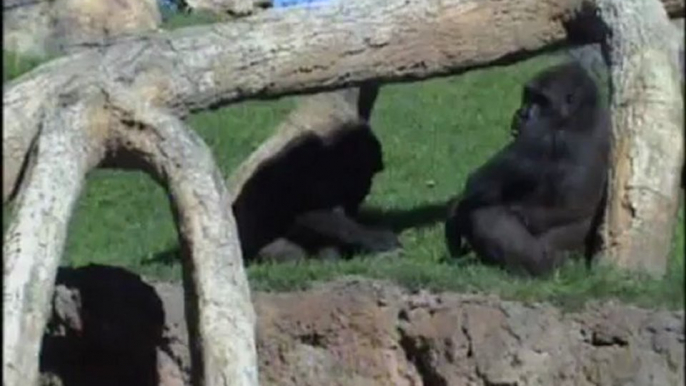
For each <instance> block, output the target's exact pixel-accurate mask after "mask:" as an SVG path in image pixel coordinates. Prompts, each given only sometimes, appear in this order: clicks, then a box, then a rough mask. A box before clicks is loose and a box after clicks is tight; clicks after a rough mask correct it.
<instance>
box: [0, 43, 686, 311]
mask: <svg viewBox="0 0 686 386" xmlns="http://www.w3.org/2000/svg"><path fill="white" fill-rule="evenodd" d="M557 60H558V58H556V57H554V56H544V57H539V58H535V59H532V60H528V61H525V62H520V63H518V64H515V65H512V66H507V67H494V68H490V69H484V70H477V71H472V72H469V73H466V74H464V75H461V76H455V77H449V78H441V79H434V80H430V81H424V82H417V83H407V84H396V85H388V86H384V88H383V89H382V92H381V94H380V96H379V99H378V101H377V104H376V107H375V111H374V117H373V122H372V123H373V127H374V129H375V131H376V133H377V135H378V136H379V137H380V139H381V141H382V143H383V146H384V157H385V163H386V170H385V171H384V172H383V173H382V174H380V175H378V177H377V179H376V180H375V182H374V187H373V190H372V193H371V195H370V196H369V197H368V199H367V203H366V208H365V213H364V215H365V217H366V218H367V219H370V220H375V221H376V222H379V223H382V224H386V225H389V226H392V227H393V228H394V229H396V230H398V231H400V232H401V240H402V242H403V244H404V247H405V251H404V254H403V255H402V256H400V257H396V258H375V257H373V256H357V257H355V258H353V259H352V260H349V261H341V262H336V263H331V262H319V261H309V262H306V263H300V264H293V263H290V264H266V265H252V266H250V267H249V269H248V274H249V277H250V282H251V285H252V287H253V288H254V289H260V290H287V289H293V288H302V287H305V286H307V285H308V284H310V283H311V282H313V281H316V280H327V279H331V278H334V277H337V276H341V275H348V274H357V275H364V276H369V277H375V278H385V279H391V280H394V281H397V282H398V283H401V284H403V285H406V286H408V287H411V288H420V287H421V288H429V289H432V290H458V291H484V292H490V293H497V294H499V295H501V296H503V297H505V298H510V299H521V300H548V301H552V302H555V303H558V304H561V305H565V306H578V305H581V304H583V303H584V302H585V301H586V300H588V299H594V298H596V299H597V298H608V297H615V298H619V299H621V300H624V301H627V302H632V303H635V304H639V305H646V306H651V307H658V306H659V307H669V308H679V309H682V308H683V301H684V231H683V229H684V218H683V213H680V220H679V224H678V231H677V237H676V238H675V241H674V249H673V251H674V252H673V253H672V256H671V260H670V270H669V273H668V274H667V275H666V277H665V278H664V279H660V280H656V279H651V278H648V277H641V276H638V275H631V274H627V273H621V272H618V271H616V270H613V269H610V268H608V267H597V269H595V270H593V271H592V272H588V271H587V270H586V269H585V268H584V267H583V266H581V265H580V264H574V263H570V264H569V265H568V266H566V267H564V268H563V269H562V270H561V271H560V272H559V273H558V274H556V275H555V276H554V277H551V278H548V279H528V280H525V279H518V278H513V277H512V276H509V275H507V274H505V273H504V272H502V271H501V270H499V269H496V268H490V267H485V266H483V265H481V264H479V263H478V262H476V261H475V260H474V259H473V258H472V259H468V260H467V261H466V262H460V263H457V262H441V261H440V260H441V259H443V258H444V257H445V256H446V253H447V252H446V247H445V243H444V240H443V217H444V214H445V209H444V206H443V205H444V202H445V201H446V199H448V198H449V197H451V196H453V195H455V194H457V193H458V192H459V191H460V189H461V188H462V185H463V184H464V181H465V178H466V176H467V175H468V173H469V172H470V171H471V170H473V169H474V168H476V167H478V166H479V165H480V164H482V163H483V162H484V161H485V160H486V159H487V158H488V157H489V156H490V155H491V154H493V153H494V152H495V151H496V150H497V149H498V148H500V147H501V146H502V145H503V144H504V143H505V142H506V141H507V140H508V136H509V133H508V127H509V123H510V118H511V114H512V112H513V111H514V109H515V107H516V106H517V105H518V103H519V99H520V89H521V84H522V83H523V82H524V81H525V80H526V79H528V78H529V77H531V76H532V75H533V74H534V73H536V72H537V71H539V70H540V69H542V68H544V67H546V66H548V65H550V64H552V63H553V62H555V61H557ZM18 66H21V68H17V67H18ZM31 66H32V64H30V65H26V64H19V65H17V63H16V60H10V61H8V60H5V62H4V67H5V71H3V74H4V75H5V74H12V76H16V75H17V74H18V73H20V72H22V71H25V70H27V69H28V68H30V67H31ZM8 67H11V68H10V69H9V70H8ZM5 76H6V75H5ZM4 79H6V77H4ZM294 101H295V98H292V97H289V98H282V99H279V100H272V101H251V102H246V103H241V104H237V105H233V106H229V107H227V108H223V109H220V110H216V111H212V112H204V113H201V114H197V115H194V116H192V117H190V118H189V124H190V125H191V126H192V127H194V128H195V129H196V130H197V131H198V132H199V133H200V135H201V136H202V137H203V138H204V139H205V140H206V141H207V143H208V144H209V145H210V146H211V147H212V149H213V151H214V154H215V157H216V160H217V162H218V163H219V165H220V167H221V169H222V171H223V172H224V174H225V175H226V176H228V174H229V173H230V172H231V170H233V169H234V168H235V167H236V166H237V165H238V164H239V163H240V162H241V160H243V159H245V157H247V155H248V154H249V153H250V152H251V151H252V150H254V149H255V148H256V147H257V146H258V145H259V144H260V142H261V141H263V140H264V139H265V138H267V137H268V136H269V135H270V133H271V131H272V129H273V128H274V127H275V126H276V125H277V124H278V123H279V122H280V121H281V119H283V118H284V117H285V115H286V114H287V113H288V111H289V109H290V108H292V106H293V105H294ZM89 263H101V264H111V265H118V266H123V267H126V268H129V269H131V270H133V271H136V272H139V273H142V274H144V275H148V276H154V277H159V278H167V279H179V278H180V264H179V259H178V254H177V242H176V235H175V230H174V225H173V222H172V217H171V212H170V209H169V204H168V202H167V200H166V196H165V194H164V192H163V190H162V189H161V188H160V187H158V186H156V185H155V184H154V183H153V182H152V181H151V180H150V179H149V178H147V176H145V175H144V174H142V173H132V172H120V171H104V170H96V171H94V172H93V173H92V174H91V175H90V176H89V180H88V185H87V187H86V189H85V191H84V192H83V196H82V198H81V200H80V201H79V204H78V209H77V211H76V213H75V216H74V217H73V220H72V223H71V225H70V232H69V237H68V242H67V247H66V252H65V256H64V262H63V264H65V265H72V266H81V265H85V264H89Z"/></svg>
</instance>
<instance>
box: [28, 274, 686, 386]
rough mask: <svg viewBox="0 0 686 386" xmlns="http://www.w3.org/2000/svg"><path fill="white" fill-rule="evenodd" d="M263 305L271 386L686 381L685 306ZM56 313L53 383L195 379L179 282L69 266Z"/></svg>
mask: <svg viewBox="0 0 686 386" xmlns="http://www.w3.org/2000/svg"><path fill="white" fill-rule="evenodd" d="M253 297H254V303H255V307H256V311H257V315H258V326H257V337H258V352H259V358H260V377H261V384H262V385H280V386H288V385H298V386H309V385H311V386H321V385H332V386H334V385H335V386H382V385H388V386H405V385H407V386H409V385H424V386H443V385H475V386H476V385H484V386H486V385H491V386H493V385H546V386H548V385H560V386H564V385H575V386H576V385H617V384H622V385H641V386H647V385H655V386H658V385H660V386H668V385H675V386H676V385H683V384H684V350H683V346H684V313H683V311H679V312H670V311H655V310H643V309H639V308H635V307H631V306H626V305H621V304H615V303H603V304H596V305H593V306H589V307H587V308H586V309H585V310H584V311H583V312H578V313H576V312H575V313H567V314H565V313H562V312H561V311H559V310H557V309H556V308H554V307H552V306H549V305H545V304H535V305H524V304H520V303H517V302H509V301H501V300H499V299H498V298H496V297H491V296H482V295H460V294H454V293H442V294H429V293H408V292H407V291H404V290H402V289H400V288H398V287H396V286H394V285H391V284H389V283H385V282H380V281H371V280H362V279H355V278H348V279H343V280H339V281H336V282H333V283H328V284H324V285H320V286H317V287H315V288H313V289H311V290H307V291H301V292H292V293H277V294H272V293H255V294H254V295H253ZM53 305H54V311H53V316H52V320H51V323H50V328H49V331H48V332H47V333H46V336H45V340H44V346H43V347H44V350H43V353H42V358H41V369H42V371H43V373H44V377H45V379H51V380H50V382H51V384H55V382H56V381H55V379H59V380H61V382H62V384H64V385H65V386H70V385H87V384H88V385H90V384H99V385H104V384H106V383H103V382H105V380H107V384H124V383H122V382H125V384H136V385H142V386H145V385H157V384H161V385H182V384H187V381H188V371H189V368H190V363H189V355H188V350H187V347H188V346H187V335H186V326H185V322H184V314H183V291H182V288H181V286H180V285H177V284H171V283H159V282H150V283H145V282H143V281H141V280H140V279H139V278H138V277H137V276H136V275H133V274H131V273H129V272H126V271H124V270H121V269H118V268H111V267H94V266H91V267H87V268H82V269H76V270H71V269H64V270H63V271H62V272H60V277H59V278H58V287H57V291H56V294H55V298H54V302H53ZM161 313H162V314H161ZM160 315H164V316H163V317H160ZM55 340H58V341H61V344H54V342H55ZM50 342H52V343H50ZM151 353H154V354H156V355H152V354H151ZM84 360H86V362H84ZM151 374H153V375H151ZM136 377H138V378H136ZM109 382H112V383H109ZM46 383H47V382H46Z"/></svg>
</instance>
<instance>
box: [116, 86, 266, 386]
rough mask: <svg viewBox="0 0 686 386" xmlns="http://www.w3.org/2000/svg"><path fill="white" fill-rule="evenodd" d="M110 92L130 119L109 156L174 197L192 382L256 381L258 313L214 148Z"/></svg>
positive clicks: (121, 116)
mask: <svg viewBox="0 0 686 386" xmlns="http://www.w3.org/2000/svg"><path fill="white" fill-rule="evenodd" d="M110 97H111V99H110V101H111V102H112V104H111V107H112V109H113V110H114V112H115V113H114V115H115V117H116V118H117V119H118V121H125V122H129V124H128V125H120V126H117V127H115V128H114V129H113V135H112V140H113V141H114V142H116V149H117V152H118V154H115V155H113V156H112V157H113V160H111V161H110V162H112V163H113V164H114V165H116V166H121V167H127V168H128V167H132V166H134V167H135V166H137V168H138V169H143V170H147V171H148V172H149V173H151V175H152V176H153V177H154V178H155V179H157V180H158V181H161V182H162V185H164V186H167V187H168V192H169V194H170V196H171V202H172V209H173V212H174V215H175V218H176V224H177V227H178V230H179V234H180V236H181V240H180V242H181V250H182V252H183V263H184V270H183V272H184V289H185V293H186V297H185V299H186V303H185V304H186V319H187V321H188V326H189V333H190V337H191V339H192V341H193V342H194V344H193V345H191V360H192V366H193V369H192V378H193V383H194V384H196V385H257V353H256V349H255V342H254V334H255V331H254V325H255V315H254V310H253V308H252V303H251V302H250V293H249V287H248V282H247V280H246V276H245V271H244V268H243V262H242V259H241V253H240V248H239V245H238V243H237V242H236V240H237V238H238V236H237V234H236V224H235V222H234V218H233V216H232V214H231V210H230V208H231V202H232V199H231V196H230V195H229V192H228V190H227V188H226V185H225V183H224V179H223V177H222V175H221V173H220V171H219V169H218V168H217V165H216V164H215V162H214V158H213V157H212V153H211V151H210V149H209V148H208V147H207V145H206V144H205V143H204V142H203V141H202V139H201V138H200V137H199V136H198V135H197V134H196V133H195V132H194V131H193V130H191V129H189V128H188V127H186V126H185V125H184V124H183V122H182V121H181V120H179V119H178V118H176V117H175V116H173V115H170V114H169V113H168V112H166V111H164V110H162V109H159V108H156V107H154V106H149V105H147V106H146V104H145V102H144V101H141V100H140V98H139V97H138V96H137V95H135V94H130V93H128V92H120V93H117V94H116V95H110ZM132 163H133V164H132ZM137 163H140V164H138V165H136V164H137ZM227 283H229V284H228V285H227Z"/></svg>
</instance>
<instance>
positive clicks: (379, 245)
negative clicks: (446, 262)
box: [233, 92, 400, 261]
mask: <svg viewBox="0 0 686 386" xmlns="http://www.w3.org/2000/svg"><path fill="white" fill-rule="evenodd" d="M371 94H372V97H371V98H372V99H373V98H374V97H375V94H376V93H375V92H374V93H371ZM365 98H367V93H363V95H362V96H361V99H362V101H361V102H360V103H361V104H365V105H369V106H371V103H372V102H373V100H371V101H368V100H365ZM369 110H370V107H366V108H364V107H362V108H361V111H362V112H361V113H360V114H361V117H360V119H359V120H351V121H349V122H344V123H341V124H339V126H337V127H336V129H335V130H332V131H331V132H329V133H327V134H326V135H320V134H317V133H314V132H304V133H302V134H300V135H299V136H298V137H296V138H294V139H293V140H292V141H290V142H289V143H288V144H287V145H286V146H285V147H284V148H283V149H282V151H280V152H279V153H278V155H277V156H275V157H273V158H271V159H269V160H268V161H267V162H265V163H263V164H262V165H261V166H260V168H259V169H258V170H257V171H256V172H255V173H254V175H252V176H251V178H250V179H249V180H248V181H247V182H246V183H245V185H244V186H243V188H242V190H241V192H240V194H238V196H237V198H236V200H235V201H234V204H233V211H234V215H235V217H236V223H237V227H238V233H239V235H240V239H241V248H242V252H243V256H244V258H245V259H246V260H253V259H257V260H270V261H283V260H291V259H292V260H297V259H301V258H303V257H304V256H306V255H314V254H317V255H321V257H339V256H340V254H349V253H352V252H358V251H361V252H386V251H393V250H397V249H399V248H400V243H399V241H398V238H397V236H396V235H395V234H394V233H393V232H391V231H390V230H385V229H374V228H370V227H367V226H364V225H362V224H360V223H358V222H357V221H356V219H355V218H356V215H357V212H358V209H359V207H360V205H361V204H362V202H363V201H364V199H365V198H366V196H367V194H368V193H369V191H370V188H371V186H372V181H373V177H374V176H375V175H376V174H377V173H379V172H380V171H382V170H383V168H384V164H383V155H382V149H381V143H380V142H379V140H378V139H377V138H376V136H375V135H374V132H373V131H372V129H371V127H370V126H369V124H368V123H367V120H368V117H369V112H370V111H369ZM320 252H321V253H320Z"/></svg>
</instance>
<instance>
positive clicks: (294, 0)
mask: <svg viewBox="0 0 686 386" xmlns="http://www.w3.org/2000/svg"><path fill="white" fill-rule="evenodd" d="M329 1H331V0H274V8H287V7H295V6H311V5H319V4H322V3H326V2H329Z"/></svg>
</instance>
